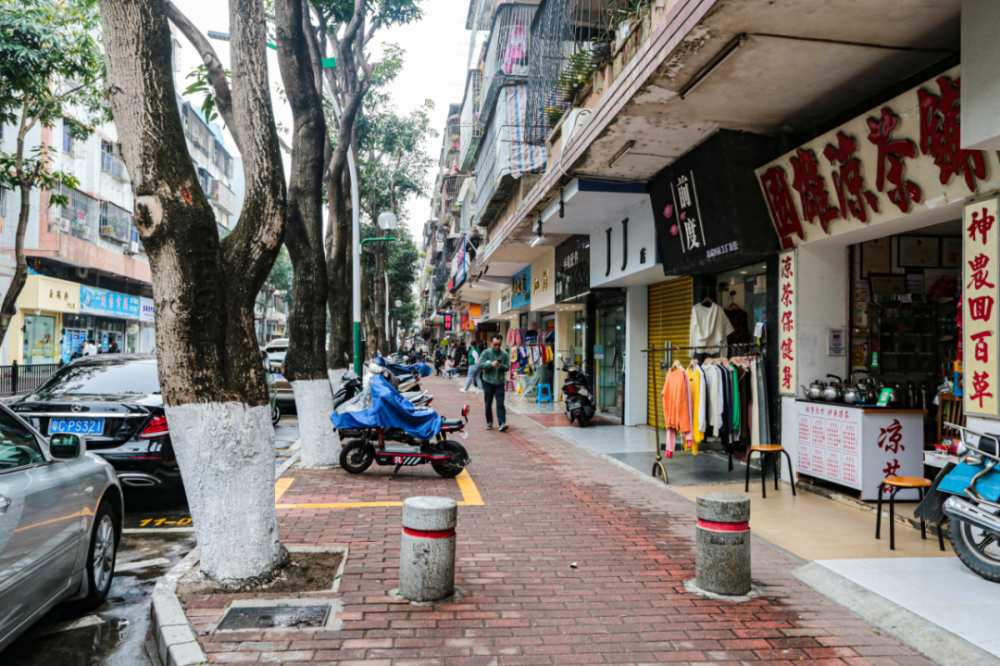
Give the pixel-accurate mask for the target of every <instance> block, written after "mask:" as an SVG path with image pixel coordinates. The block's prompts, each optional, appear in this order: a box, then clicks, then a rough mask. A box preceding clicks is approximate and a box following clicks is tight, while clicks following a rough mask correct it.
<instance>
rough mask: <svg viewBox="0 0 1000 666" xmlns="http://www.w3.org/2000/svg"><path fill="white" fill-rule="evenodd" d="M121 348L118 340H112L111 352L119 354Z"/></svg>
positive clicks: (109, 346)
mask: <svg viewBox="0 0 1000 666" xmlns="http://www.w3.org/2000/svg"><path fill="white" fill-rule="evenodd" d="M119 351H120V350H119V349H118V341H117V340H112V341H111V344H109V345H108V353H109V354H117V353H118V352H119Z"/></svg>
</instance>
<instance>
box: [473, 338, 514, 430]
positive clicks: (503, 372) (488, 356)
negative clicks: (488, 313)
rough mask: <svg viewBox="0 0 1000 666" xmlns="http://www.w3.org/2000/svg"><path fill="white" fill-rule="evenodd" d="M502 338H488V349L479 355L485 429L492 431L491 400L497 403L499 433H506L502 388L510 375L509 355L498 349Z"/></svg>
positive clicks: (505, 411)
mask: <svg viewBox="0 0 1000 666" xmlns="http://www.w3.org/2000/svg"><path fill="white" fill-rule="evenodd" d="M502 340H503V338H501V337H500V335H499V334H498V333H495V334H494V335H493V337H492V338H490V347H489V349H486V350H484V351H483V353H481V354H480V355H479V363H477V365H478V366H479V369H480V371H481V372H482V374H483V394H484V395H483V397H484V398H485V399H486V429H487V430H493V400H494V398H495V399H496V401H497V420H498V421H499V423H500V432H506V431H507V409H506V408H505V407H504V405H503V399H504V387H505V383H506V381H507V376H508V375H509V374H510V354H508V353H506V352H504V351H502V350H501V349H500V342H501V341H502Z"/></svg>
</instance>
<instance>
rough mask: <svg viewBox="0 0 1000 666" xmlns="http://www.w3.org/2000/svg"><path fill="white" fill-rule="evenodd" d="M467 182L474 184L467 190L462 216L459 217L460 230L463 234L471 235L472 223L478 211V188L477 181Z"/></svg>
mask: <svg viewBox="0 0 1000 666" xmlns="http://www.w3.org/2000/svg"><path fill="white" fill-rule="evenodd" d="M467 182H470V183H473V185H471V186H468V187H466V188H465V197H464V198H463V199H462V203H461V205H462V214H461V216H460V217H459V229H461V231H462V233H470V232H471V231H472V221H473V219H474V218H475V210H476V186H475V184H474V183H475V180H469V181H467Z"/></svg>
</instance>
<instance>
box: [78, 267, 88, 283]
mask: <svg viewBox="0 0 1000 666" xmlns="http://www.w3.org/2000/svg"><path fill="white" fill-rule="evenodd" d="M88 275H90V269H88V268H77V269H76V276H77V277H78V278H80V279H81V280H84V279H86V277H87V276H88Z"/></svg>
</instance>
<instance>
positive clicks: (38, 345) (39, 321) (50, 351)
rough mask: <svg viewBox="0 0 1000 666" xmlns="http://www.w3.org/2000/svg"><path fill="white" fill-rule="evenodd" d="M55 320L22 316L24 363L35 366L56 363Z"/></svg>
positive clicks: (39, 316) (53, 318) (37, 316)
mask: <svg viewBox="0 0 1000 666" xmlns="http://www.w3.org/2000/svg"><path fill="white" fill-rule="evenodd" d="M55 337H56V318H55V317H46V316H44V315H24V362H25V363H26V364H31V365H37V364H45V363H58V362H59V358H58V357H57V354H58V350H57V349H56V341H55Z"/></svg>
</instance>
